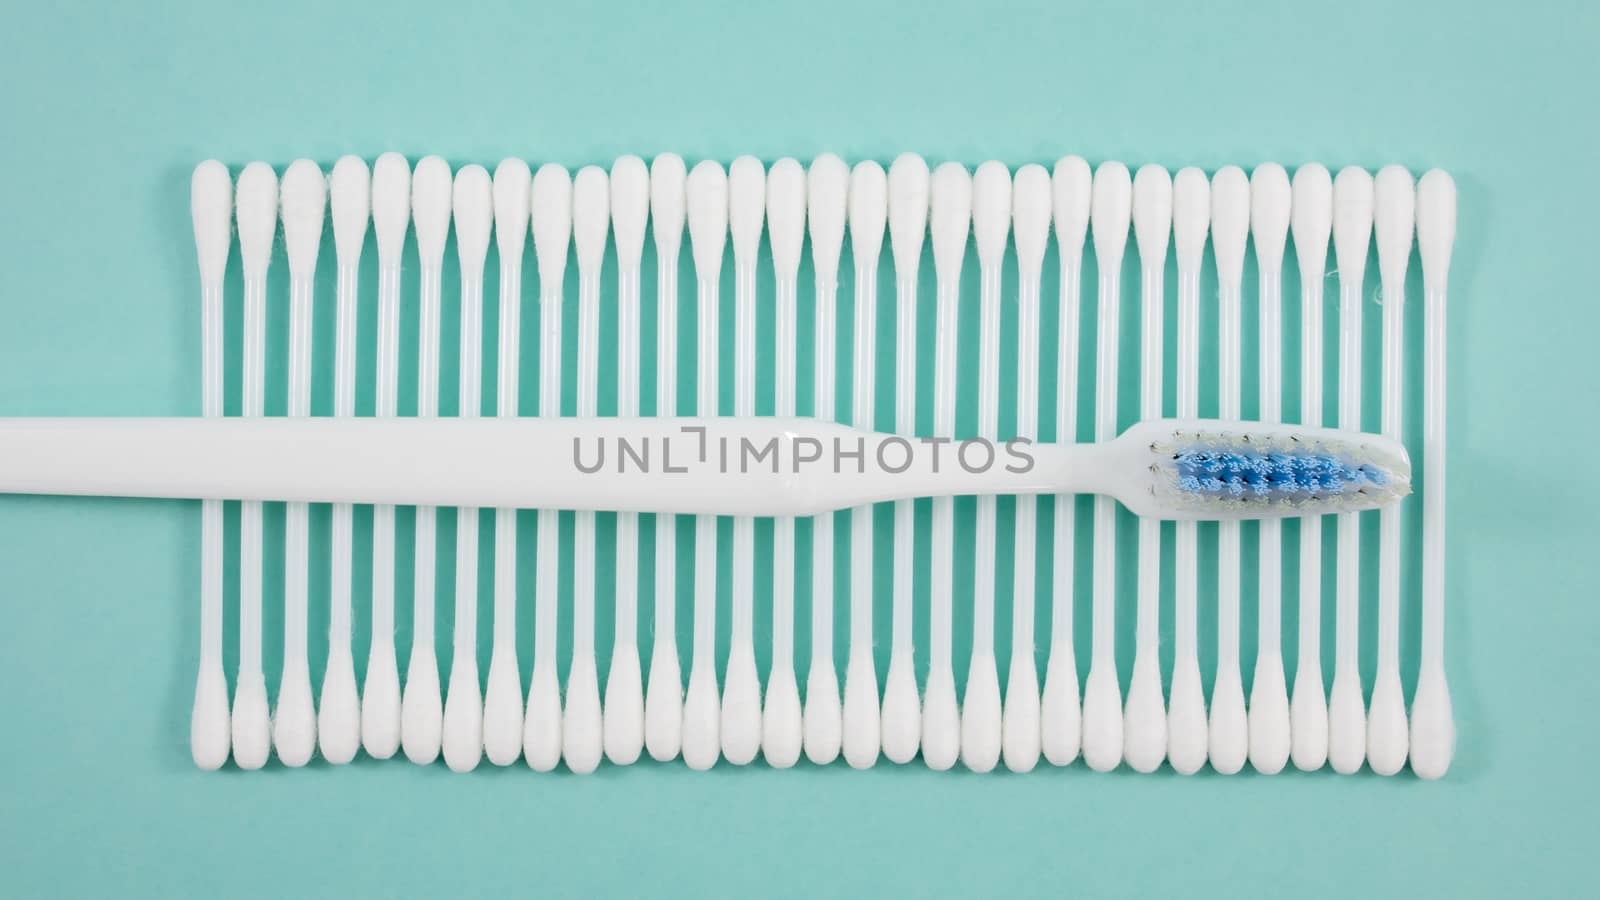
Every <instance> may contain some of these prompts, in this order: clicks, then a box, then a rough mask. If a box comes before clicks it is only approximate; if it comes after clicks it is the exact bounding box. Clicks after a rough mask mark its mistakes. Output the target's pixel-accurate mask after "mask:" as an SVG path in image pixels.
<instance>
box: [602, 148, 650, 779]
mask: <svg viewBox="0 0 1600 900" xmlns="http://www.w3.org/2000/svg"><path fill="white" fill-rule="evenodd" d="M649 214H650V172H649V170H648V169H646V168H645V164H644V160H642V159H640V158H639V157H637V156H623V157H620V158H618V159H617V161H616V162H614V163H612V164H611V233H612V237H613V239H614V240H615V241H616V245H617V332H618V340H619V345H620V346H619V347H618V348H617V415H619V416H637V415H638V414H639V359H640V353H641V348H640V346H639V266H640V257H641V256H643V254H644V227H645V222H646V221H647V219H648V217H649ZM615 623H616V637H615V641H614V643H613V644H612V647H611V669H610V671H609V672H608V673H607V674H606V695H605V751H606V759H609V760H610V761H611V762H612V764H614V765H619V766H627V765H632V764H633V763H634V762H635V761H636V760H638V758H639V753H640V751H641V750H642V749H643V747H644V684H643V681H642V680H641V677H640V669H639V624H638V623H639V517H638V516H636V515H631V514H628V513H624V514H622V515H620V516H617V597H616V616H615Z"/></svg>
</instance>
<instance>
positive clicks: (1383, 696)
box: [1367, 166, 1417, 775]
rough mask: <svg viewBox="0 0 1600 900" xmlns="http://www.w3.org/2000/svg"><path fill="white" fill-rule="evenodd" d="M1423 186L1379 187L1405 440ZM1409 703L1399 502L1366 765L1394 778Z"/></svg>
mask: <svg viewBox="0 0 1600 900" xmlns="http://www.w3.org/2000/svg"><path fill="white" fill-rule="evenodd" d="M1416 201H1417V190H1416V183H1415V182H1414V181H1413V180H1412V178H1411V173H1410V172H1408V171H1406V169H1405V167H1404V166H1385V167H1383V168H1382V169H1380V170H1379V171H1378V177H1377V178H1376V179H1375V181H1374V185H1373V234H1374V237H1375V238H1376V239H1377V242H1378V270H1379V272H1380V273H1381V274H1382V279H1383V376H1382V387H1383V398H1382V400H1383V403H1382V410H1383V434H1384V435H1385V436H1386V437H1390V438H1394V439H1395V440H1400V429H1401V422H1402V421H1403V419H1402V409H1401V399H1402V397H1403V396H1404V381H1405V340H1404V336H1403V330H1404V327H1405V299H1406V263H1407V262H1408V261H1409V260H1410V258H1411V239H1412V235H1413V234H1414V231H1415V229H1414V225H1415V222H1416ZM1409 737H1410V736H1409V734H1408V731H1407V725H1406V701H1405V697H1404V696H1403V694H1402V693H1401V688H1400V507H1399V506H1394V507H1391V508H1388V509H1385V510H1383V511H1381V512H1380V513H1379V514H1378V672H1377V678H1376V679H1375V680H1374V681H1373V684H1372V706H1371V708H1370V709H1369V710H1368V711H1367V764H1368V765H1370V766H1372V771H1374V772H1377V773H1378V774H1379V775H1393V774H1395V773H1396V772H1399V771H1400V768H1401V767H1402V766H1404V765H1405V764H1406V752H1407V750H1408V749H1409V748H1408V747H1407V741H1408V740H1409Z"/></svg>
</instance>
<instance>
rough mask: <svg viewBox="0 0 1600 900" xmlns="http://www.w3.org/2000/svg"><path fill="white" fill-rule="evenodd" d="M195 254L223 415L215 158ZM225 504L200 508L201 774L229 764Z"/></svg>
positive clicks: (194, 720)
mask: <svg viewBox="0 0 1600 900" xmlns="http://www.w3.org/2000/svg"><path fill="white" fill-rule="evenodd" d="M189 213H190V217H191V218H193V220H194V248H195V255H196V256H197V257H198V258H199V261H200V353H201V356H200V360H201V361H200V388H201V413H202V414H203V415H206V416H214V417H216V416H221V415H222V354H223V349H222V278H223V274H224V273H225V271H226V270H227V268H228V250H229V245H230V244H231V243H232V238H233V236H232V234H231V230H230V228H229V227H228V217H229V216H231V215H232V214H233V179H232V178H230V177H229V175H228V167H227V166H224V165H223V164H222V163H220V162H217V161H216V160H214V159H209V160H206V161H205V162H203V163H201V164H200V165H198V166H196V167H195V169H194V176H193V177H192V178H191V179H190V182H189ZM222 536H223V535H222V501H220V500H207V501H205V502H204V503H202V504H201V506H200V670H199V673H198V674H197V675H196V676H195V682H194V711H193V712H192V713H191V714H190V716H189V752H190V755H192V756H193V757H194V764H195V765H196V766H198V767H200V768H201V769H205V770H208V771H210V770H215V769H220V768H222V764H223V763H225V762H227V761H228V748H229V744H230V743H231V741H230V740H229V737H228V680H227V676H226V675H224V674H223V671H222Z"/></svg>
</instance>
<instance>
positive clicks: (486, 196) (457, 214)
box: [443, 165, 494, 772]
mask: <svg viewBox="0 0 1600 900" xmlns="http://www.w3.org/2000/svg"><path fill="white" fill-rule="evenodd" d="M451 207H452V215H453V217H454V220H455V226H456V255H457V257H458V261H459V262H460V265H461V360H460V365H461V385H460V392H461V393H460V400H461V402H460V410H459V411H458V412H457V415H459V416H462V417H465V418H477V417H478V415H479V410H480V409H481V407H482V406H483V396H482V395H483V389H482V383H483V261H484V257H485V256H486V255H487V254H488V252H489V232H490V229H491V228H492V227H493V225H494V186H493V184H492V182H491V181H490V179H489V172H488V171H487V170H486V169H484V168H483V167H482V166H477V165H470V166H462V167H461V171H459V172H457V173H456V180H455V186H454V187H453V189H452V196H451ZM455 593H456V608H455V637H454V641H453V650H452V652H451V659H450V690H449V692H448V693H447V694H446V695H445V702H444V726H443V728H444V731H443V747H444V761H445V765H447V766H449V767H450V769H451V770H452V771H456V772H470V771H472V770H473V769H475V768H477V766H478V761H479V760H480V759H482V757H483V696H482V694H480V693H479V691H478V509H477V508H476V507H472V506H464V507H461V508H459V509H457V510H456V584H455Z"/></svg>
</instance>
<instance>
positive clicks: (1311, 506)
mask: <svg viewBox="0 0 1600 900" xmlns="http://www.w3.org/2000/svg"><path fill="white" fill-rule="evenodd" d="M1107 446H1108V447H1111V448H1114V451H1113V452H1115V453H1116V454H1117V458H1118V460H1119V462H1123V461H1125V462H1126V464H1127V468H1126V477H1127V481H1128V483H1127V484H1125V485H1124V489H1123V490H1120V491H1117V492H1115V493H1116V495H1117V497H1118V499H1120V500H1122V502H1123V504H1124V505H1126V506H1127V507H1128V508H1129V509H1130V510H1132V511H1133V512H1135V513H1137V514H1138V515H1141V516H1154V517H1156V518H1161V519H1205V520H1223V519H1263V518H1277V517H1282V516H1309V515H1321V514H1324V513H1341V512H1358V511H1361V510H1367V509H1376V508H1378V507H1380V506H1385V505H1387V504H1389V503H1392V502H1394V501H1396V500H1399V499H1400V498H1401V497H1404V496H1406V495H1407V494H1409V493H1411V462H1410V457H1409V456H1408V455H1407V454H1406V450H1405V446H1404V445H1402V444H1401V443H1400V442H1398V441H1395V440H1392V439H1389V438H1385V437H1382V436H1379V435H1375V434H1364V433H1359V432H1349V431H1339V430H1336V429H1331V428H1307V427H1305V426H1301V425H1268V424H1263V423H1258V422H1227V421H1220V420H1198V419H1197V420H1180V419H1158V420H1150V421H1145V422H1140V423H1139V424H1137V425H1134V426H1133V427H1131V428H1129V429H1128V430H1127V431H1125V432H1123V434H1122V436H1121V437H1119V438H1117V439H1116V440H1115V441H1113V442H1111V444H1109V445H1107ZM1119 480H1120V479H1119Z"/></svg>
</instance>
